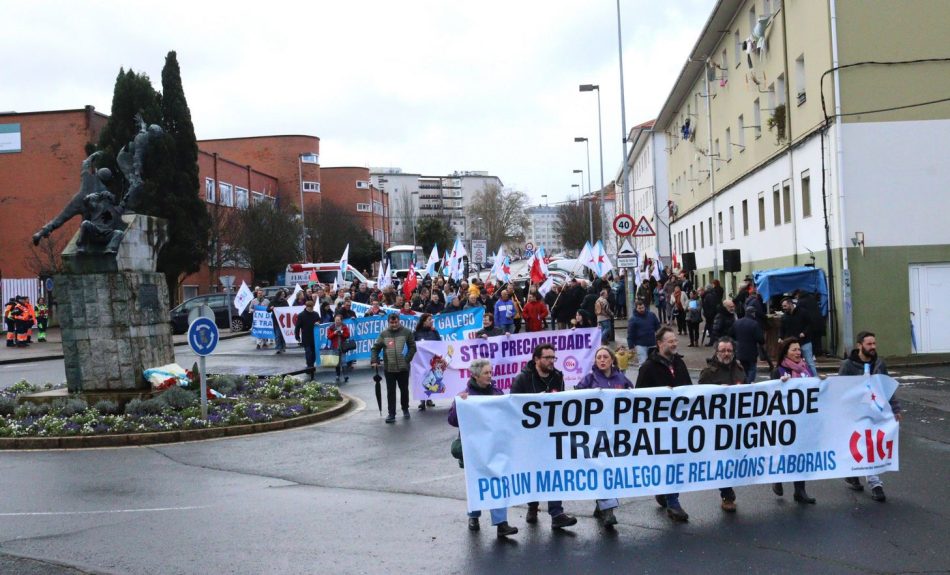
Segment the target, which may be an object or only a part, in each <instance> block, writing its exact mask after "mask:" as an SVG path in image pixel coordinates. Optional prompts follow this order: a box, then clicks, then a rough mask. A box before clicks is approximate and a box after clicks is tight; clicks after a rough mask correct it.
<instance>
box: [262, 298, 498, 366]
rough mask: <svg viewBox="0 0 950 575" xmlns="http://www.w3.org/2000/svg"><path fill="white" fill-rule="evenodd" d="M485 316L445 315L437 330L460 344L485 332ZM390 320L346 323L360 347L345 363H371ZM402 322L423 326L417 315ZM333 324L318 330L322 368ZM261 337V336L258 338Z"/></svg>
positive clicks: (473, 311)
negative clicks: (380, 336)
mask: <svg viewBox="0 0 950 575" xmlns="http://www.w3.org/2000/svg"><path fill="white" fill-rule="evenodd" d="M484 316H485V308H483V307H481V306H479V307H474V308H469V309H465V310H462V311H455V312H451V313H441V314H439V315H436V316H433V319H434V320H435V330H436V331H437V332H439V335H440V336H442V340H443V341H459V340H463V339H469V338H471V337H473V334H474V333H475V332H476V331H478V330H480V329H482V321H483V319H484ZM388 321H389V320H388V319H387V316H385V315H376V316H370V317H359V318H356V319H348V320H344V321H343V324H344V325H346V326H347V327H348V328H349V330H350V341H353V342H355V343H356V349H354V350H353V351H351V352H349V353H347V354H346V356H345V359H344V361H350V360H358V359H369V358H370V352H371V350H372V349H373V344H374V343H376V339H377V338H378V337H379V334H381V333H383V330H384V329H386V328H387V327H388ZM399 321H400V323H402V325H404V326H406V327H407V328H409V329H410V330H412V331H415V329H416V325H417V324H418V323H419V316H417V315H400V316H399ZM331 325H333V324H332V323H324V324H320V325H318V326H317V327H315V328H314V344H315V345H316V348H317V352H318V353H317V365H320V353H319V350H321V349H330V341H329V340H328V339H327V330H328V329H329V328H330V326H331ZM254 337H257V336H254Z"/></svg>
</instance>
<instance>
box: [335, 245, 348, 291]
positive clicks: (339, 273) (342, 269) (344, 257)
mask: <svg viewBox="0 0 950 575" xmlns="http://www.w3.org/2000/svg"><path fill="white" fill-rule="evenodd" d="M349 258H350V244H346V248H345V249H344V250H343V255H342V256H341V257H340V269H339V270H337V272H336V279H337V283H338V284H340V285H343V278H344V277H346V267H347V265H348V264H349V263H350V262H349Z"/></svg>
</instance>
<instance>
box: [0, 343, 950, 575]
mask: <svg viewBox="0 0 950 575" xmlns="http://www.w3.org/2000/svg"><path fill="white" fill-rule="evenodd" d="M234 341H235V342H242V341H245V340H243V338H241V339H238V340H234ZM224 344H231V342H223V345H224ZM245 344H246V342H245ZM232 345H238V344H237V343H235V344H232ZM228 348H229V346H225V347H223V349H222V354H221V355H220V356H216V359H215V360H214V361H216V362H217V361H220V362H222V363H221V364H220V365H222V366H225V365H227V364H229V363H230V364H232V365H233V364H238V363H239V364H241V365H248V364H252V363H253V364H254V365H258V364H260V365H261V367H264V366H266V365H271V364H274V365H280V364H282V363H284V362H287V363H296V361H295V360H296V358H295V357H294V356H293V355H291V357H290V358H287V357H286V356H284V357H279V358H275V357H274V356H272V355H270V354H264V353H261V354H256V353H252V354H251V355H250V357H246V359H243V360H239V359H238V356H240V355H242V354H243V355H244V356H247V354H246V353H245V352H244V351H243V349H241V348H235V349H232V350H231V351H230V352H229V351H228ZM228 353H233V354H234V355H228ZM293 353H294V352H291V354H293ZM268 358H271V359H268ZM181 359H186V358H185V357H184V356H183V357H181ZM301 359H302V358H301ZM212 367H213V364H212V363H211V362H210V361H209V369H211V368H212ZM369 376H370V374H369V372H368V371H366V370H362V371H357V372H356V373H354V375H353V377H352V379H351V381H350V383H348V384H346V385H344V386H343V391H344V392H345V393H347V394H349V395H351V396H352V397H354V398H355V399H356V400H357V402H356V403H357V405H356V407H355V408H354V409H353V410H352V411H350V412H349V413H348V414H347V415H346V416H344V417H343V418H341V419H338V420H335V421H330V422H325V423H322V424H318V425H314V426H310V427H306V428H301V429H295V430H289V431H283V432H277V433H271V434H263V435H257V436H247V437H239V438H233V439H223V440H214V441H206V442H195V443H184V444H175V445H161V446H152V447H142V448H120V449H95V450H84V451H34V452H22V453H16V452H0V573H4V574H5V573H17V574H19V573H40V574H46V573H69V574H75V573H81V572H87V573H155V574H173V573H318V572H319V573H424V572H425V573H440V574H441V573H466V574H468V573H518V574H528V573H541V572H550V573H611V574H613V573H617V572H618V571H625V572H640V573H670V572H675V573H739V572H748V573H911V572H914V573H920V572H946V571H950V530H948V528H947V525H948V524H950V523H948V519H950V481H948V480H947V478H948V477H950V423H948V419H947V414H948V411H950V407H948V406H950V399H948V398H950V391H948V389H947V385H948V384H947V383H946V382H945V381H942V380H927V381H924V382H919V381H918V382H916V383H912V384H908V385H906V386H902V388H901V391H900V393H901V394H902V397H903V398H904V402H905V409H906V410H907V416H906V417H905V420H904V423H903V426H902V436H901V441H902V445H901V460H902V461H901V466H902V470H901V471H900V472H899V473H892V474H887V475H885V476H884V480H885V483H886V488H887V493H888V496H889V499H888V502H887V503H884V504H880V503H875V502H873V501H872V500H871V499H870V497H869V495H868V494H867V492H864V493H854V492H852V491H849V490H848V489H847V488H846V487H845V485H844V483H843V482H842V481H840V480H834V481H819V482H813V483H810V484H809V487H808V489H809V492H810V493H811V494H812V495H813V496H815V497H817V499H818V504H817V505H814V506H807V507H806V506H801V505H798V504H796V503H794V502H793V501H792V500H791V497H790V496H786V497H785V498H777V497H775V496H774V495H773V494H772V493H771V491H770V490H769V488H768V487H767V486H764V485H762V486H751V487H742V488H738V489H737V493H738V497H739V500H738V505H739V512H738V513H737V514H735V515H726V514H724V513H723V512H722V511H721V510H720V509H719V506H718V492H716V491H705V492H696V493H687V494H684V495H683V496H682V503H683V505H684V507H685V508H686V510H687V511H688V512H689V513H690V522H689V523H688V524H681V525H675V524H673V523H672V522H670V520H669V519H667V517H666V516H665V515H664V514H663V513H662V512H661V511H660V510H659V508H658V507H657V506H656V504H655V503H654V502H653V499H652V498H637V499H627V500H623V504H622V507H621V508H620V510H619V511H618V513H617V515H618V518H619V519H620V524H619V525H618V526H617V528H616V529H615V530H605V529H603V528H602V527H600V526H599V525H598V524H597V523H596V521H595V520H594V519H593V518H591V516H590V512H591V511H592V509H593V502H587V501H583V502H580V501H573V502H567V503H566V508H567V510H568V512H570V513H574V514H576V515H577V516H578V517H579V523H578V524H577V526H576V527H574V528H572V529H570V530H565V531H563V532H552V530H551V529H550V521H549V519H548V518H547V517H545V516H543V517H542V519H541V522H540V523H539V524H538V525H536V526H528V525H525V523H524V514H525V508H524V507H523V506H521V507H516V508H513V509H512V510H511V512H510V514H509V519H510V521H511V523H512V524H513V525H515V526H517V527H518V528H519V529H521V532H520V533H519V534H518V535H516V536H514V537H513V538H511V540H509V541H499V540H497V539H496V538H495V534H494V530H493V529H492V528H490V527H489V526H488V518H487V514H486V517H485V518H483V520H482V524H483V525H482V531H481V532H479V533H470V532H469V531H468V530H467V529H466V517H465V502H464V491H463V489H464V486H463V475H462V470H461V469H459V468H458V466H457V465H456V463H455V461H454V460H453V459H452V458H451V456H450V455H449V453H448V449H449V444H450V442H451V440H452V438H453V437H454V435H455V432H454V429H453V428H450V427H449V426H448V425H447V424H446V422H445V417H446V414H447V411H448V405H446V404H441V405H438V406H437V407H436V408H435V409H430V410H428V411H426V412H423V413H420V412H418V411H416V410H415V408H413V409H412V419H411V420H409V421H405V420H402V419H399V420H398V421H397V423H396V425H385V424H383V422H382V418H381V417H380V416H379V414H378V412H377V410H376V407H375V402H376V400H375V397H374V395H373V384H372V381H371V380H370V377H369ZM321 379H323V380H324V381H328V380H332V376H329V377H328V376H327V375H326V372H325V373H324V374H323V377H322V378H321ZM915 381H916V380H915ZM788 491H790V489H788ZM25 558H32V559H25ZM34 559H36V560H34Z"/></svg>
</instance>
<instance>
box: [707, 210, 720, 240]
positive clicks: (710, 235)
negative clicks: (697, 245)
mask: <svg viewBox="0 0 950 575" xmlns="http://www.w3.org/2000/svg"><path fill="white" fill-rule="evenodd" d="M720 221H721V220H720ZM712 245H713V229H712V216H710V217H709V246H710V247H712Z"/></svg>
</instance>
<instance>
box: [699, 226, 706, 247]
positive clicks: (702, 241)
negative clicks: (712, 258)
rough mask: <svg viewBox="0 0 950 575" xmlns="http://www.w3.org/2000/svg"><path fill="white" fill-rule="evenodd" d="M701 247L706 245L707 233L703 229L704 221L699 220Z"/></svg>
mask: <svg viewBox="0 0 950 575" xmlns="http://www.w3.org/2000/svg"><path fill="white" fill-rule="evenodd" d="M699 247H701V248H704V247H706V233H705V232H704V231H703V222H699Z"/></svg>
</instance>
